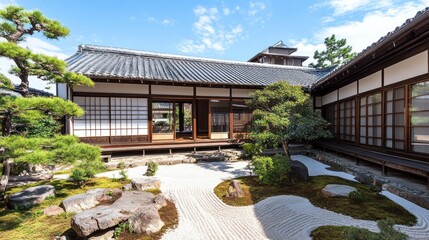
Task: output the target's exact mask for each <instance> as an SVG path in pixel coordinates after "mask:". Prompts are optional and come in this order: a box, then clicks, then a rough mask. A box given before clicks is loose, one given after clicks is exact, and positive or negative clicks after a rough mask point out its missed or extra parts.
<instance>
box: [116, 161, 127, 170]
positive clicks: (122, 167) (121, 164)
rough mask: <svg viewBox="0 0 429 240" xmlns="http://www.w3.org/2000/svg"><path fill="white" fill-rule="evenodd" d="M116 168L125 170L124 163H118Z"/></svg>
mask: <svg viewBox="0 0 429 240" xmlns="http://www.w3.org/2000/svg"><path fill="white" fill-rule="evenodd" d="M117 168H119V169H124V168H125V163H124V162H123V161H120V162H119V163H118V166H117Z"/></svg>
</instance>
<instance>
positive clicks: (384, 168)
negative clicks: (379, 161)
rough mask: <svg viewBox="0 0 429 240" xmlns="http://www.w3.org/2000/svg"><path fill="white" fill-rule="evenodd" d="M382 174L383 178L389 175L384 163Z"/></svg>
mask: <svg viewBox="0 0 429 240" xmlns="http://www.w3.org/2000/svg"><path fill="white" fill-rule="evenodd" d="M381 173H382V175H383V176H386V175H387V169H386V165H385V163H384V162H383V165H381Z"/></svg>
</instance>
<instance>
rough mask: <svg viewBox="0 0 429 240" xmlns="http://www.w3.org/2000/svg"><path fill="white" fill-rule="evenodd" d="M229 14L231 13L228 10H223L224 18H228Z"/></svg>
mask: <svg viewBox="0 0 429 240" xmlns="http://www.w3.org/2000/svg"><path fill="white" fill-rule="evenodd" d="M230 13H231V10H230V9H229V8H224V9H223V14H225V16H228V15H229V14H230Z"/></svg>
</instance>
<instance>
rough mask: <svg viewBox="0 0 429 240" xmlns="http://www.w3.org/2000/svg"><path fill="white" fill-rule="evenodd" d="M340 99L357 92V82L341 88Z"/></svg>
mask: <svg viewBox="0 0 429 240" xmlns="http://www.w3.org/2000/svg"><path fill="white" fill-rule="evenodd" d="M339 91H340V92H339V98H340V99H339V100H341V99H344V98H348V97H351V96H353V95H356V94H357V82H353V83H350V84H348V85H346V86H344V87H342V88H340V89H339Z"/></svg>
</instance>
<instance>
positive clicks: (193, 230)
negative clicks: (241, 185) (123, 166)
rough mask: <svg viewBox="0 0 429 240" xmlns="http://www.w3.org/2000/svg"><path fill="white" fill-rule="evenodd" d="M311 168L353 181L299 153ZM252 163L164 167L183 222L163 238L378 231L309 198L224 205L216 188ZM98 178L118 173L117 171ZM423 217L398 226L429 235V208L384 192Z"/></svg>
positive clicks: (134, 174) (138, 172)
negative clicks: (329, 228) (332, 228)
mask: <svg viewBox="0 0 429 240" xmlns="http://www.w3.org/2000/svg"><path fill="white" fill-rule="evenodd" d="M293 159H294V160H298V161H301V162H302V163H304V164H305V165H306V166H307V167H308V168H309V173H310V175H311V176H316V175H333V176H339V177H342V178H345V179H349V180H354V177H353V176H352V175H350V174H347V173H344V172H337V171H330V170H326V168H327V167H329V166H328V165H325V164H323V163H320V162H318V161H315V160H313V159H311V158H308V157H305V156H302V155H295V156H293ZM247 166H248V163H247V162H215V163H200V164H178V165H172V166H159V170H158V172H157V174H156V176H157V177H158V178H160V179H161V181H162V184H161V190H162V192H163V193H164V194H165V195H166V196H167V197H169V198H171V199H172V200H173V201H174V202H175V204H176V207H177V209H178V213H179V225H178V227H177V228H176V229H173V230H171V231H169V232H167V233H166V234H165V235H164V237H163V239H166V240H169V239H174V240H178V239H187V240H188V239H204V240H205V239H216V240H218V239H228V240H229V239H243V240H249V239H292V240H294V239H311V237H310V233H311V231H312V230H314V229H315V228H317V227H319V226H324V225H344V226H357V227H360V228H366V229H369V230H371V231H375V232H377V231H378V228H377V226H376V222H374V221H365V220H358V219H354V218H352V217H349V216H345V215H342V214H338V213H335V212H331V211H328V210H325V209H321V208H318V207H315V206H314V205H313V204H311V203H310V201H309V200H308V199H306V198H302V197H298V196H288V195H282V196H275V197H270V198H267V199H265V200H263V201H261V202H259V203H257V204H255V205H253V206H246V207H232V206H228V205H226V204H224V203H223V202H222V201H221V200H220V199H219V198H217V197H216V195H215V194H214V192H213V189H214V187H215V186H216V185H217V184H219V183H220V182H222V181H224V180H227V179H230V178H234V177H238V176H243V175H249V174H250V172H249V170H248V169H247ZM145 172H146V167H136V168H131V169H128V176H129V178H141V177H143V176H142V174H143V173H145ZM97 176H107V177H119V173H118V171H113V172H107V173H102V174H99V175H97ZM382 194H384V195H386V196H387V197H388V198H390V199H392V200H393V201H395V202H397V203H399V204H400V205H402V206H403V207H405V208H406V209H407V210H408V211H410V212H411V213H413V214H414V215H416V216H417V217H418V223H417V224H416V225H415V226H413V227H407V226H397V227H398V228H399V229H400V230H401V231H402V232H404V233H406V234H408V235H409V236H410V237H411V238H412V239H429V210H426V209H424V208H421V207H419V206H417V205H415V204H413V203H411V202H409V201H407V200H404V199H402V198H400V197H398V196H396V195H393V194H391V193H389V192H382Z"/></svg>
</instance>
